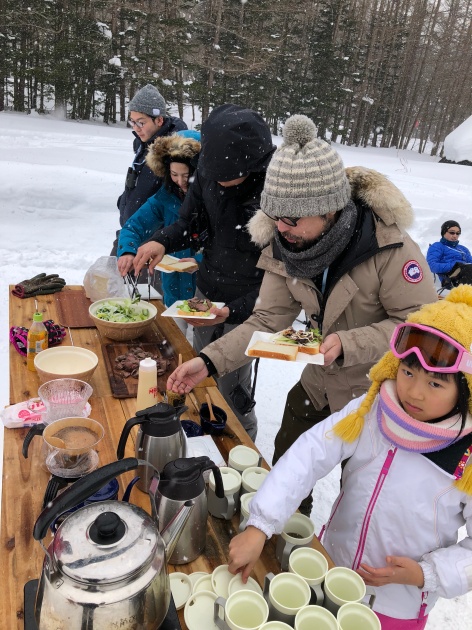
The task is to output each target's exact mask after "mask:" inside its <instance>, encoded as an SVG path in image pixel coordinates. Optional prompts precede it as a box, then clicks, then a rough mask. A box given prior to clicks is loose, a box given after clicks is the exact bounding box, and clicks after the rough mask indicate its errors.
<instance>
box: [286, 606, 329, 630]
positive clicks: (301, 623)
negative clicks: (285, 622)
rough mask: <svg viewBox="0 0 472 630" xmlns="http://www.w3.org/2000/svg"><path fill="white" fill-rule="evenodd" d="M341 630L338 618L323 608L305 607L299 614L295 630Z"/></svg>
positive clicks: (296, 618)
mask: <svg viewBox="0 0 472 630" xmlns="http://www.w3.org/2000/svg"><path fill="white" fill-rule="evenodd" d="M315 629H316V630H339V624H338V622H337V620H336V617H335V616H334V615H333V614H332V613H330V612H329V610H326V608H322V607H321V606H305V608H302V609H301V610H299V611H298V612H297V615H296V617H295V630H315Z"/></svg>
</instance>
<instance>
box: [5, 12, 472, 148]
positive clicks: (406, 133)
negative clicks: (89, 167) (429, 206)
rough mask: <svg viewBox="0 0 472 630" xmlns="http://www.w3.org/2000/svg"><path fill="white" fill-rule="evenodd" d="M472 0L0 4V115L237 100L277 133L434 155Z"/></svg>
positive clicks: (455, 112)
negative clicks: (152, 100) (296, 130)
mask: <svg viewBox="0 0 472 630" xmlns="http://www.w3.org/2000/svg"><path fill="white" fill-rule="evenodd" d="M471 18H472V0H15V1H13V0H0V37H1V41H2V43H1V51H2V52H1V56H0V71H1V77H2V80H1V83H0V110H14V111H19V112H25V111H26V112H27V111H32V110H36V111H38V112H41V113H43V112H52V111H55V112H56V113H62V115H64V116H65V115H66V116H68V117H69V118H73V119H81V120H88V119H94V118H95V119H100V120H103V121H104V122H105V123H108V124H113V123H116V122H119V121H125V120H126V115H127V113H126V104H127V102H128V100H129V98H130V97H131V96H133V94H134V93H135V92H136V91H137V90H138V89H139V88H140V87H142V86H143V85H145V84H146V83H152V84H153V85H155V86H156V87H157V88H158V89H159V91H160V92H161V93H162V94H163V96H164V97H165V99H166V101H167V102H168V103H169V104H172V105H174V106H175V107H176V108H177V109H178V112H179V114H180V115H181V116H182V114H183V107H184V104H185V105H190V106H192V107H193V108H198V109H199V110H200V111H201V115H202V119H203V120H205V118H206V117H207V116H208V113H209V111H210V110H211V108H212V107H214V106H215V105H219V104H221V103H224V102H232V103H237V104H240V105H245V106H248V107H251V108H253V109H256V110H257V111H259V112H260V113H261V114H262V115H263V117H264V118H265V119H266V120H267V122H268V123H269V125H270V126H271V128H272V131H273V132H274V133H277V132H279V130H280V127H281V125H282V124H283V122H284V120H285V119H286V118H287V116H289V115H291V114H295V113H302V114H306V115H307V116H309V117H310V118H312V119H313V120H314V121H315V123H316V124H317V126H318V133H319V135H320V136H322V137H327V138H331V139H332V140H334V141H337V142H340V143H343V144H348V145H357V146H367V145H374V146H382V147H398V148H406V147H408V146H409V147H413V148H414V150H417V151H419V152H424V151H426V150H427V151H428V152H430V153H431V154H432V155H439V154H440V153H441V149H442V143H443V141H444V138H445V136H446V135H447V134H448V133H449V132H450V131H452V129H454V128H455V127H456V126H457V125H458V124H460V123H461V122H462V121H463V120H464V119H466V118H467V117H468V116H470V115H471V114H472V44H471V42H472V19H471Z"/></svg>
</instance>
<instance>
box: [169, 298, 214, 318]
mask: <svg viewBox="0 0 472 630" xmlns="http://www.w3.org/2000/svg"><path fill="white" fill-rule="evenodd" d="M212 306H214V304H213V302H211V301H210V300H206V299H203V300H201V299H200V298H197V297H193V298H191V299H190V300H183V302H182V303H181V304H177V313H178V314H179V315H183V316H184V317H188V316H189V315H190V316H191V317H209V316H210V315H211V313H210V309H211V307H212Z"/></svg>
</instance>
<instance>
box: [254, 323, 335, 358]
mask: <svg viewBox="0 0 472 630" xmlns="http://www.w3.org/2000/svg"><path fill="white" fill-rule="evenodd" d="M273 338H274V333H265V332H261V331H259V330H256V332H254V333H252V337H251V340H250V342H249V343H248V346H247V348H246V351H245V353H244V354H245V355H246V356H247V357H248V356H249V354H248V350H249V348H252V346H253V345H254V344H255V343H256V341H272V339H273ZM252 358H254V357H252ZM262 358H263V359H266V358H269V357H262ZM271 360H272V359H271ZM273 360H274V361H283V359H273ZM295 362H296V363H312V364H313V365H324V355H323V354H320V353H318V354H305V353H304V352H299V353H298V354H297V358H296V359H295Z"/></svg>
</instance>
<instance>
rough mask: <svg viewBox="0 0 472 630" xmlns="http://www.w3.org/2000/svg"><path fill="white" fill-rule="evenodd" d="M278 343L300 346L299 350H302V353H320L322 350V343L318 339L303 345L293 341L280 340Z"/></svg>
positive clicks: (291, 346)
mask: <svg viewBox="0 0 472 630" xmlns="http://www.w3.org/2000/svg"><path fill="white" fill-rule="evenodd" d="M277 344H278V345H280V346H288V347H289V348H298V352H301V353H302V354H319V352H320V343H319V342H318V341H314V342H312V343H309V344H306V345H303V344H296V343H292V342H290V341H280V340H278V341H277Z"/></svg>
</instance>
